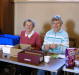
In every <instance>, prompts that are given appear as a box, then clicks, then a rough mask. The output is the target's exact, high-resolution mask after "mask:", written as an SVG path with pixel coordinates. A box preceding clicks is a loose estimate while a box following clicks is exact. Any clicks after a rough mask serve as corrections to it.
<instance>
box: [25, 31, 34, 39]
mask: <svg viewBox="0 0 79 75" xmlns="http://www.w3.org/2000/svg"><path fill="white" fill-rule="evenodd" d="M33 34H34V31H32V32H31V33H30V34H27V33H26V32H25V37H26V36H28V38H30V37H31V36H32V35H33Z"/></svg>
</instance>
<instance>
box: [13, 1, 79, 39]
mask: <svg viewBox="0 0 79 75" xmlns="http://www.w3.org/2000/svg"><path fill="white" fill-rule="evenodd" d="M54 15H61V17H62V18H63V22H64V24H63V28H64V29H65V30H67V32H68V33H69V36H70V37H75V38H77V39H78V38H79V3H76V2H75V3H74V2H69V3H68V2H22V3H21V2H15V19H14V20H15V25H14V26H15V28H14V29H15V30H14V31H15V32H14V33H15V34H16V35H19V34H20V32H21V30H23V29H24V28H23V22H24V20H26V19H27V18H32V19H34V20H35V21H36V27H35V30H36V31H37V32H40V33H44V32H46V31H48V29H49V26H50V25H49V23H50V20H51V18H52V16H54Z"/></svg>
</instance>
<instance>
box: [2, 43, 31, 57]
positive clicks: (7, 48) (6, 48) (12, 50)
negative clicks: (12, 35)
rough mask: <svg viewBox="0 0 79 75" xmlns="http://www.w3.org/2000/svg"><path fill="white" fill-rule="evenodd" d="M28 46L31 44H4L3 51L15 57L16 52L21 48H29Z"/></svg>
mask: <svg viewBox="0 0 79 75" xmlns="http://www.w3.org/2000/svg"><path fill="white" fill-rule="evenodd" d="M30 47H31V45H28V44H18V45H15V46H13V47H10V46H4V47H3V53H4V54H9V55H10V56H13V57H17V54H18V52H20V51H22V50H23V49H27V48H30Z"/></svg>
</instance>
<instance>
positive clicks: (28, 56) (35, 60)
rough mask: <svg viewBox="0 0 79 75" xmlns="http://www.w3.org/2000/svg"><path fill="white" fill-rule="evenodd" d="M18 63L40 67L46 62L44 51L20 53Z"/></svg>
mask: <svg viewBox="0 0 79 75" xmlns="http://www.w3.org/2000/svg"><path fill="white" fill-rule="evenodd" d="M18 61H20V62H23V63H30V64H34V65H38V64H40V63H41V62H43V61H44V54H43V52H42V51H36V50H24V51H21V52H19V53H18Z"/></svg>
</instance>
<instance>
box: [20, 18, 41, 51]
mask: <svg viewBox="0 0 79 75" xmlns="http://www.w3.org/2000/svg"><path fill="white" fill-rule="evenodd" d="M23 26H24V28H25V30H23V31H22V32H21V35H20V37H21V38H20V44H29V45H31V46H32V47H33V48H34V49H36V50H40V48H41V45H42V41H41V37H40V35H39V34H38V33H37V32H35V31H34V27H35V23H34V21H33V20H31V19H27V20H25V21H24V24H23Z"/></svg>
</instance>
